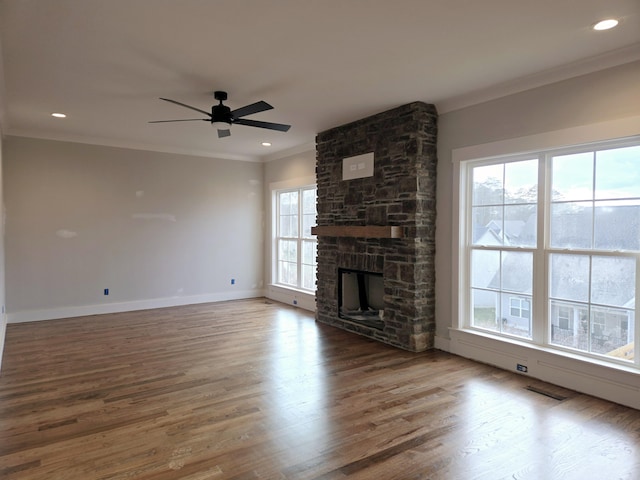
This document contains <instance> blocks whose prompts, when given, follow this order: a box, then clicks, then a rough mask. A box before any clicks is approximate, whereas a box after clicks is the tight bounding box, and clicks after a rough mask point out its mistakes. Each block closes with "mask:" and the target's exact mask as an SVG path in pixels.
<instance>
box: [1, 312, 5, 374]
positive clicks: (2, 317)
mask: <svg viewBox="0 0 640 480" xmlns="http://www.w3.org/2000/svg"><path fill="white" fill-rule="evenodd" d="M6 332H7V314H6V313H3V314H1V315H0V370H2V356H3V354H4V339H5V334H6Z"/></svg>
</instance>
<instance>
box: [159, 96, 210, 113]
mask: <svg viewBox="0 0 640 480" xmlns="http://www.w3.org/2000/svg"><path fill="white" fill-rule="evenodd" d="M160 100H164V101H165V102H169V103H175V104H176V105H180V106H181V107H185V108H190V109H191V110H195V111H196V112H200V113H204V114H205V115H207V116H208V117H210V116H211V113H210V112H207V111H206V110H200V109H199V108H196V107H192V106H191V105H187V104H186V103H181V102H176V101H175V100H171V99H170V98H162V97H160Z"/></svg>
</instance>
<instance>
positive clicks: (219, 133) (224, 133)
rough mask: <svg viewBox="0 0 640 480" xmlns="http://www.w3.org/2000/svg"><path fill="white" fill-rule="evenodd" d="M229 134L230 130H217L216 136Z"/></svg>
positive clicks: (220, 136) (221, 136)
mask: <svg viewBox="0 0 640 480" xmlns="http://www.w3.org/2000/svg"><path fill="white" fill-rule="evenodd" d="M230 135H231V130H218V138H223V137H228V136H230Z"/></svg>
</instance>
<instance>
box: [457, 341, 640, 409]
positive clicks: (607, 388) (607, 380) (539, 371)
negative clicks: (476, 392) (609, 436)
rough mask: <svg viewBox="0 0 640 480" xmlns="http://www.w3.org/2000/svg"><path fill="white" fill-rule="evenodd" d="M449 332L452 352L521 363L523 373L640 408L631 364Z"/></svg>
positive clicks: (502, 364) (513, 366) (639, 376)
mask: <svg viewBox="0 0 640 480" xmlns="http://www.w3.org/2000/svg"><path fill="white" fill-rule="evenodd" d="M449 333H450V335H451V342H450V346H451V348H450V350H449V351H450V352H451V353H453V354H455V355H459V356H461V357H466V358H470V359H472V360H475V361H479V362H482V363H487V364H489V365H494V366H496V367H499V368H502V369H504V370H509V371H512V372H515V373H518V372H517V366H518V364H520V365H522V366H525V367H527V372H526V373H521V374H522V375H525V376H530V377H533V378H536V379H538V380H542V381H545V382H549V383H552V384H554V385H558V386H561V387H564V388H568V389H571V390H575V391H577V392H582V393H586V394H588V395H593V396H594V397H599V398H603V399H605V400H609V401H612V402H615V403H619V404H621V405H626V406H628V407H632V408H636V409H640V373H639V372H637V371H635V370H634V369H633V368H631V367H625V366H623V365H620V366H616V365H605V364H604V363H603V362H597V361H590V360H588V359H581V358H576V357H575V356H570V355H564V354H561V353H559V352H554V351H549V350H548V349H543V348H540V347H537V346H533V345H524V344H521V343H518V342H505V341H501V340H499V339H495V338H490V337H488V336H485V335H481V334H477V333H475V332H470V331H466V330H457V329H451V330H450V331H449Z"/></svg>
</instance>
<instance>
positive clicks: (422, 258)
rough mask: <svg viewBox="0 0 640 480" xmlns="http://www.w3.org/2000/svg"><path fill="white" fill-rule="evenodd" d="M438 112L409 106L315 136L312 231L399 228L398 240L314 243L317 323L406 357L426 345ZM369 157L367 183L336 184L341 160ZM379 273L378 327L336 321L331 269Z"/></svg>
mask: <svg viewBox="0 0 640 480" xmlns="http://www.w3.org/2000/svg"><path fill="white" fill-rule="evenodd" d="M436 137H437V112H436V109H435V107H434V106H433V105H428V104H424V103H421V102H415V103H411V104H408V105H404V106H402V107H398V108H395V109H393V110H389V111H387V112H383V113H380V114H378V115H374V116H372V117H369V118H365V119H363V120H359V121H357V122H353V123H350V124H347V125H343V126H340V127H336V128H333V129H331V130H327V131H325V132H322V133H320V134H318V136H317V138H316V143H317V147H316V153H317V160H316V161H317V163H316V175H317V185H318V221H317V224H318V226H329V225H331V226H334V225H391V226H402V227H403V230H404V238H401V239H389V238H349V237H327V236H319V237H318V271H317V292H316V306H317V311H316V318H317V320H318V321H319V322H322V323H326V324H330V325H333V326H336V327H339V328H342V329H345V330H350V331H353V332H356V333H359V334H361V335H365V336H367V337H371V338H374V339H377V340H380V341H382V342H385V343H389V344H391V345H395V346H397V347H400V348H404V349H407V350H411V351H423V350H426V349H429V348H432V347H433V337H434V332H435V267H434V255H435V221H436V207H435V205H436V165H437V155H436ZM369 152H374V158H375V160H374V165H375V166H374V175H373V177H368V178H360V179H355V180H342V161H343V159H344V158H345V157H352V156H355V155H361V154H364V153H369ZM339 268H350V269H355V270H364V271H368V272H374V273H382V274H383V279H384V328H383V329H382V330H377V329H373V328H369V327H366V326H363V325H360V324H357V323H354V322H351V321H349V320H344V319H341V318H339V317H338V269H339Z"/></svg>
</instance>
